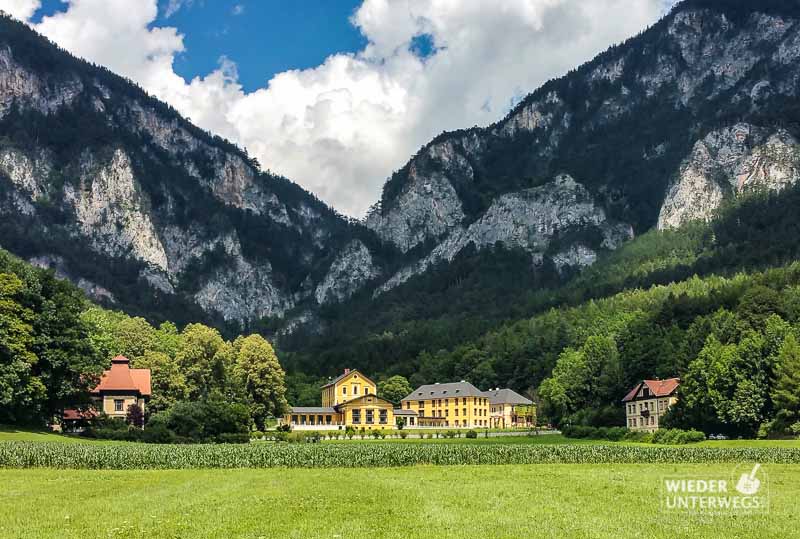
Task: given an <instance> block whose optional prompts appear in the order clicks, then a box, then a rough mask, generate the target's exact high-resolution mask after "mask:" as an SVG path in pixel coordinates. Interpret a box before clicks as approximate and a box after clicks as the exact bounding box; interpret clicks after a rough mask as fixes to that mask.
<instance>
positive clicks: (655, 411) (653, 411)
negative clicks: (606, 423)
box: [625, 396, 678, 432]
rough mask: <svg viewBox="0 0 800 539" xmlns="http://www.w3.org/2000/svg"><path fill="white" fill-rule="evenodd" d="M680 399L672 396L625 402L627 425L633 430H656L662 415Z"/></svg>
mask: <svg viewBox="0 0 800 539" xmlns="http://www.w3.org/2000/svg"><path fill="white" fill-rule="evenodd" d="M677 401H678V399H677V398H676V397H675V396H672V397H653V398H650V399H640V400H636V401H632V402H626V403H625V426H626V427H628V428H629V429H631V430H639V431H645V432H654V431H656V430H658V428H659V422H660V419H661V416H663V415H664V414H665V413H666V412H667V410H668V409H669V407H670V406H672V405H673V404H675V403H676V402H677Z"/></svg>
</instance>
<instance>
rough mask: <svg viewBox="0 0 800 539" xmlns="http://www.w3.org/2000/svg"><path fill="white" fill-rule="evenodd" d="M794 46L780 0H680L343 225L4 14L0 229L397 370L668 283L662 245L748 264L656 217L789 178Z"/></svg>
mask: <svg viewBox="0 0 800 539" xmlns="http://www.w3.org/2000/svg"><path fill="white" fill-rule="evenodd" d="M799 58H800V4H798V3H797V2H794V1H791V2H787V1H782V0H780V1H779V0H764V1H759V2H750V1H745V0H685V1H684V2H682V3H680V4H679V5H678V6H676V7H675V8H674V9H673V10H672V11H671V12H670V13H669V14H668V15H667V16H665V17H664V18H663V19H662V20H661V21H659V22H658V23H657V24H655V25H654V26H652V27H651V28H649V29H647V30H646V31H644V32H642V33H641V34H640V35H638V36H636V37H634V38H632V39H630V40H628V41H627V42H625V43H623V44H620V45H618V46H614V47H612V48H610V49H609V50H608V51H606V52H604V53H603V54H601V55H599V56H598V57H597V58H595V59H594V60H592V61H590V62H588V63H587V64H585V65H583V66H581V67H579V68H577V69H575V70H574V71H571V72H570V73H568V74H566V75H565V76H564V77H562V78H560V79H557V80H553V81H550V82H548V83H546V84H545V85H543V86H542V87H541V88H539V89H537V90H536V91H534V92H533V93H532V94H530V95H529V96H527V97H526V98H525V99H523V100H522V101H521V102H520V103H519V104H518V105H517V106H516V107H514V109H513V110H512V111H511V112H510V113H509V114H508V115H507V116H506V117H505V118H504V119H502V120H501V121H499V122H497V123H496V124H493V125H490V126H488V127H485V128H478V127H475V128H471V129H466V130H461V131H456V132H451V133H443V134H442V135H440V136H438V137H436V138H435V139H434V140H433V141H431V142H430V143H429V144H427V145H425V146H424V147H423V148H422V149H421V150H420V151H419V152H418V153H417V154H416V155H415V156H413V157H412V158H411V160H410V161H409V162H408V163H407V164H406V165H405V166H404V167H402V168H401V169H400V170H399V171H397V172H396V173H395V174H393V175H392V177H391V178H390V179H389V180H388V181H387V183H386V185H385V187H384V190H383V194H382V197H381V200H380V201H379V203H377V204H376V205H375V206H374V207H373V209H372V210H371V212H370V214H369V215H368V217H367V219H366V221H365V222H364V223H357V222H353V221H350V220H347V219H344V218H342V217H341V216H339V215H337V214H336V213H335V212H334V211H333V210H331V209H330V208H328V207H326V206H325V205H324V204H323V203H322V202H320V201H319V200H317V199H315V198H314V197H313V196H312V195H310V194H309V193H307V192H305V191H303V190H302V189H301V188H300V187H298V186H297V185H295V184H293V183H292V182H290V181H289V180H287V179H285V178H281V177H279V176H276V175H274V174H271V173H269V172H264V171H262V170H261V169H260V166H259V164H258V163H256V162H255V160H253V159H251V158H249V157H248V156H247V154H246V153H245V152H244V151H242V150H240V149H238V148H236V147H235V146H234V145H232V144H231V143H229V142H227V141H225V140H222V139H220V138H218V137H214V136H212V135H210V134H209V133H206V132H204V131H202V130H200V129H198V128H196V127H194V126H193V125H192V124H191V123H190V122H189V121H188V120H186V119H184V118H182V117H181V116H180V115H179V114H177V113H176V112H175V111H174V110H172V109H171V108H170V107H169V106H167V105H165V104H163V103H161V102H159V101H157V100H155V99H154V98H152V97H150V96H148V95H146V94H145V93H144V92H143V91H142V90H141V89H139V88H138V87H136V86H135V85H134V84H132V83H131V82H130V81H126V80H124V79H122V78H120V77H118V76H116V75H114V74H112V73H110V72H108V71H107V70H105V69H102V68H99V67H95V66H92V65H89V64H87V63H86V62H83V61H80V60H77V59H75V58H73V57H71V56H70V55H69V54H67V53H66V52H64V51H61V50H59V49H58V48H57V47H55V46H54V45H53V44H51V43H49V42H47V41H46V40H45V39H44V38H42V37H41V36H38V35H36V34H35V33H34V32H32V31H31V30H30V29H29V28H27V27H26V26H24V25H22V24H19V23H16V22H14V21H12V20H10V19H8V18H3V19H0V65H2V69H0V213H1V214H2V216H3V219H2V222H0V245H2V246H3V247H5V248H7V249H9V250H11V251H12V252H14V253H15V254H17V255H19V256H22V257H24V258H25V259H27V260H30V261H33V262H34V263H37V264H39V265H44V266H50V267H54V268H55V269H56V270H57V271H58V272H60V274H62V275H64V276H67V277H69V278H70V279H72V280H73V281H75V282H76V283H78V284H79V285H80V286H81V287H82V288H83V289H84V290H86V291H88V292H89V293H90V295H91V296H92V297H94V298H95V299H96V300H98V301H101V302H102V303H105V304H111V305H115V306H117V307H119V308H123V309H125V310H128V311H130V312H133V313H135V314H144V315H146V316H148V317H150V318H151V319H152V318H159V317H164V318H172V319H175V320H177V321H187V320H190V319H206V318H210V319H211V320H212V321H213V322H216V323H218V324H220V325H231V324H233V325H239V326H244V325H249V326H251V327H254V328H256V329H261V330H263V331H268V332H277V333H279V334H280V336H281V338H280V345H281V348H282V351H283V352H284V356H283V360H284V361H285V362H286V363H287V364H288V365H289V367H290V368H294V369H296V370H302V371H305V372H308V373H310V374H311V375H317V374H319V375H323V374H330V373H331V372H333V371H335V370H338V369H339V368H340V367H343V366H356V367H366V368H368V369H370V371H371V372H376V371H377V372H403V373H406V374H409V373H410V372H413V370H414V369H415V368H416V366H418V365H419V362H418V361H417V359H418V357H419V356H420V355H421V354H423V353H437V352H438V351H439V350H442V349H444V350H447V349H452V348H453V347H455V346H457V345H459V344H460V343H463V342H469V341H471V340H474V339H476V338H478V337H479V336H480V335H482V334H484V333H486V332H487V331H490V330H492V329H493V328H496V327H498V326H500V325H502V324H503V323H504V322H507V321H512V320H518V319H523V320H524V319H526V318H527V317H530V316H531V315H533V314H535V313H536V312H539V311H541V310H543V309H547V308H550V307H553V306H558V305H560V304H562V303H565V302H566V303H569V302H572V303H575V302H580V301H583V300H585V299H586V298H587V297H601V296H602V295H603V294H613V293H617V292H619V291H621V290H624V289H625V288H626V287H629V286H632V285H635V286H639V285H642V284H653V283H656V282H660V281H661V280H663V279H667V278H672V277H675V276H676V275H678V276H681V277H682V278H685V277H686V275H684V273H682V272H683V270H680V271H678V270H675V267H677V266H675V265H674V264H675V263H678V262H675V260H678V261H679V263H680V264H683V263H684V262H685V260H689V261H690V262H688V263H687V264H688V265H687V266H686V268H689V269H690V270H691V271H705V270H708V271H716V270H717V269H719V268H723V267H724V268H732V267H734V266H736V264H737V263H738V262H737V261H736V260H732V261H731V260H728V259H726V260H728V262H726V263H725V264H723V263H722V262H719V263H716V262H715V263H714V264H710V265H707V266H703V267H698V266H697V264H699V263H701V262H702V261H703V260H707V259H712V260H715V261H719V260H722V259H723V258H724V256H728V255H725V253H728V254H730V253H739V260H744V259H748V260H749V258H748V257H747V256H745V255H742V251H741V250H740V246H742V245H753V244H752V243H747V242H746V241H742V242H739V240H737V239H736V238H734V239H733V240H732V241H728V242H727V243H726V244H725V250H724V251H721V250H719V249H717V246H715V245H716V244H713V245H712V244H710V243H709V242H712V243H713V238H714V235H713V233H716V232H718V231H709V229H702V231H701V232H696V233H695V232H692V233H691V234H689V235H688V236H685V235H683V234H684V233H683V232H679V233H678V235H677V236H674V235H671V232H669V231H670V230H672V229H675V228H679V229H680V230H681V231H683V230H685V229H686V227H687V226H688V227H689V228H691V227H692V226H693V225H691V224H690V223H692V222H694V221H695V220H700V221H705V220H708V219H712V218H714V216H716V215H718V214H720V212H724V211H726V208H727V207H728V206H729V205H736V204H738V203H739V202H740V201H744V200H746V199H748V198H749V197H750V196H751V195H753V196H757V195H759V194H760V193H762V192H764V191H767V192H777V191H780V190H782V189H785V188H787V187H789V186H792V185H794V184H795V183H796V182H797V180H798V177H800V143H798V140H800V124H799V123H798V120H799V119H800V107H798V96H799V95H800V86H799V84H800V62H798V59H799ZM748 215H750V216H751V217H752V214H748ZM728 222H729V221H728ZM787 226H788V225H787ZM692 230H694V229H692ZM725 230H728V231H730V230H737V229H735V227H733V228H726V229H725ZM748 230H749V229H748ZM659 231H664V232H659ZM712 232H713V233H712ZM693 234H694V235H693ZM653 237H655V238H657V239H656V240H652V239H651V238H653ZM675 238H678V239H675ZM717 239H718V237H717ZM728 239H729V240H730V237H728ZM631 240H633V242H631ZM737 242H738V243H737ZM626 246H631V247H630V248H628V249H627V250H626V249H625V247H626ZM643 246H647V247H646V248H653V249H654V251H653V252H652V253H645V254H642V253H641V251H642V250H643V249H646V248H645V247H643ZM621 248H622V249H623V250H622V251H620V249H621ZM790 251H791V249H787V250H784V251H781V253H780V254H779V255H776V256H777V257H778V259H781V257H784V256H787V254H786V253H789V252H790ZM615 252H617V253H619V254H618V255H617V257H616V258H615ZM630 253H636V255H635V256H633V255H631V254H630ZM675 253H677V254H675ZM631 258H635V259H636V263H635V264H628V263H627V262H626V263H625V264H622V263H621V262H619V261H620V260H624V261H629V260H630V259H631ZM615 260H616V261H617V262H614V261H615ZM776 260H777V259H776ZM593 264H598V267H599V268H601V269H600V270H598V272H601V273H597V272H595V273H593V272H592V271H591V270H589V269H587V268H588V266H591V265H593ZM615 264H616V265H615ZM620 267H624V271H623V272H621V273H620V274H618V275H612V273H611V272H613V271H614V269H613V268H620ZM681 267H683V266H681ZM602 268H605V269H602ZM642 268H646V270H643V269H642ZM664 268H666V269H664ZM698 268H699V269H698ZM704 268H705V269H704ZM659 272H661V273H659ZM582 276H583V277H582ZM585 276H594V277H595V279H596V282H595V283H592V282H589V281H586V280H585V279H587V278H588V277H585ZM592 284H595V285H596V286H595V287H594V288H592V286H591V285H592ZM523 371H524V369H523ZM520 372H522V371H520ZM526 372H527V371H526ZM543 372H544V371H543ZM525 376H528V375H526V374H519V375H518V376H517V375H513V376H512V377H511V378H513V379H514V380H515V382H514V383H515V384H517V385H516V386H515V387H522V386H523V385H524V384H525V383H526V382H524V379H525ZM517 380H518V381H517ZM427 381H432V380H427Z"/></svg>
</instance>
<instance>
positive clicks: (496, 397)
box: [483, 389, 533, 404]
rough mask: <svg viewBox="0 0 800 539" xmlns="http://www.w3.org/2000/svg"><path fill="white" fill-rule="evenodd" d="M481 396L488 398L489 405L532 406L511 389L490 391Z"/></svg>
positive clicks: (528, 400)
mask: <svg viewBox="0 0 800 539" xmlns="http://www.w3.org/2000/svg"><path fill="white" fill-rule="evenodd" d="M483 394H484V395H486V396H487V397H489V404H533V401H532V400H530V399H526V398H525V397H523V396H522V395H520V394H519V393H517V392H516V391H514V390H513V389H490V390H489V391H484V392H483Z"/></svg>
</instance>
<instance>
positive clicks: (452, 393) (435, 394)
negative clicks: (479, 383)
mask: <svg viewBox="0 0 800 539" xmlns="http://www.w3.org/2000/svg"><path fill="white" fill-rule="evenodd" d="M451 397H486V395H484V393H483V391H481V390H480V389H478V388H477V387H475V386H474V385H472V384H470V383H469V382H463V381H462V382H451V383H448V384H428V385H424V386H419V387H418V388H417V389H415V390H414V391H412V392H411V393H409V394H408V395H406V396H405V397H404V398H403V399H402V400H404V401H407V400H425V399H446V398H451Z"/></svg>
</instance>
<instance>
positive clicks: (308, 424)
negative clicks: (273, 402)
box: [284, 369, 395, 430]
mask: <svg viewBox="0 0 800 539" xmlns="http://www.w3.org/2000/svg"><path fill="white" fill-rule="evenodd" d="M321 389H322V406H294V407H292V408H290V410H289V412H288V413H287V414H286V416H285V417H284V422H285V423H286V424H288V425H290V426H291V427H292V428H295V429H300V430H302V429H309V430H329V429H344V428H347V427H353V428H356V429H361V428H364V429H366V430H375V429H392V428H394V426H395V419H394V405H393V404H392V403H391V402H389V401H387V400H386V399H382V398H380V397H378V396H377V395H376V394H375V393H376V392H377V385H376V384H375V382H373V381H372V380H370V379H369V378H368V377H366V376H364V375H363V374H362V373H360V372H359V371H358V370H355V369H354V370H350V369H345V371H344V373H343V374H341V375H340V376H338V377H337V378H335V379H333V380H331V381H330V382H328V383H327V384H325V385H324V386H322V388H321Z"/></svg>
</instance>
